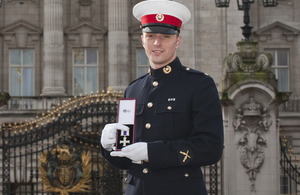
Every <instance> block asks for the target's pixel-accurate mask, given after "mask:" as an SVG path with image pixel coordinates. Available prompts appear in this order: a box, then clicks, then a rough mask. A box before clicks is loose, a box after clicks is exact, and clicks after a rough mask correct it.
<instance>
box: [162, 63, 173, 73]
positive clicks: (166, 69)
mask: <svg viewBox="0 0 300 195" xmlns="http://www.w3.org/2000/svg"><path fill="white" fill-rule="evenodd" d="M163 71H164V73H165V74H169V73H170V72H171V71H172V68H171V66H169V65H168V66H165V67H164V68H163Z"/></svg>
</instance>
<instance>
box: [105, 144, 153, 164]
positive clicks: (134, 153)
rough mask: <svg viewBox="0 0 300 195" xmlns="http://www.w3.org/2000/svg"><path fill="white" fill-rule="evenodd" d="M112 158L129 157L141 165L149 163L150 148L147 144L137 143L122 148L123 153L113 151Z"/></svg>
mask: <svg viewBox="0 0 300 195" xmlns="http://www.w3.org/2000/svg"><path fill="white" fill-rule="evenodd" d="M110 155H111V156H118V157H127V158H129V159H131V160H132V162H133V163H136V164H141V162H142V161H148V147H147V143H146V142H137V143H134V144H131V145H129V146H126V147H124V148H122V150H121V151H113V152H111V153H110Z"/></svg>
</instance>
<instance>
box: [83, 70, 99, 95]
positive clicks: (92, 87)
mask: <svg viewBox="0 0 300 195" xmlns="http://www.w3.org/2000/svg"><path fill="white" fill-rule="evenodd" d="M97 75H98V74H97V68H96V67H92V68H87V83H86V93H88V94H89V93H90V92H91V91H93V92H94V93H96V91H97V90H98V82H97V81H98V78H97Z"/></svg>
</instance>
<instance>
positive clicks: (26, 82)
mask: <svg viewBox="0 0 300 195" xmlns="http://www.w3.org/2000/svg"><path fill="white" fill-rule="evenodd" d="M33 86H34V85H33V68H23V96H33Z"/></svg>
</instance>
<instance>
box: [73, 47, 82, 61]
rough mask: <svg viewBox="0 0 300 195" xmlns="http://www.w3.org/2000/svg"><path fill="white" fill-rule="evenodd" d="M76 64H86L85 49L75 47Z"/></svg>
mask: <svg viewBox="0 0 300 195" xmlns="http://www.w3.org/2000/svg"><path fill="white" fill-rule="evenodd" d="M74 64H84V49H80V48H78V49H74Z"/></svg>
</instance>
